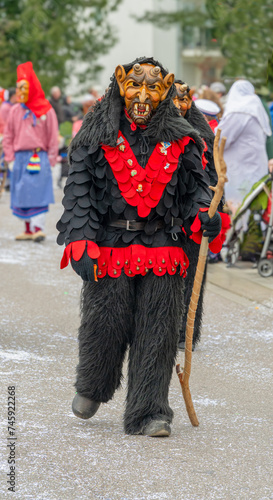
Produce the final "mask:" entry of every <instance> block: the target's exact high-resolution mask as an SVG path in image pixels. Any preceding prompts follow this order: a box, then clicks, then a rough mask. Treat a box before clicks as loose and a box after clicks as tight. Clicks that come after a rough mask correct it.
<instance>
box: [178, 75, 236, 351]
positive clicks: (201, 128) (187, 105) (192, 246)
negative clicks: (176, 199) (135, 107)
mask: <svg viewBox="0 0 273 500" xmlns="http://www.w3.org/2000/svg"><path fill="white" fill-rule="evenodd" d="M175 89H176V93H175V95H174V97H173V102H174V104H175V106H176V107H177V109H178V110H179V112H180V115H181V116H183V117H184V118H185V119H186V120H187V121H188V122H189V123H190V124H191V125H192V127H194V128H195V130H197V131H198V132H199V133H200V136H201V137H202V139H203V141H204V146H205V147H204V151H203V156H202V168H203V169H204V170H205V171H206V172H207V174H208V176H209V180H210V186H215V185H216V184H217V173H216V171H215V166H214V160H213V143H214V134H213V132H212V130H211V127H210V126H209V124H208V122H207V120H206V119H205V118H204V116H203V114H202V113H201V112H200V111H199V109H198V108H197V106H196V104H195V101H193V100H192V96H193V94H194V89H190V87H189V86H188V85H187V83H184V82H182V81H181V80H175ZM223 204H224V199H223V200H222V202H221V204H220V205H219V207H218V210H219V211H220V215H221V219H222V229H221V233H220V239H221V241H219V239H218V240H216V241H215V242H212V244H211V245H210V248H211V250H212V251H213V252H215V253H217V252H218V251H219V249H220V246H221V244H222V243H223V242H224V240H225V235H226V232H227V230H228V228H229V227H230V218H229V216H228V214H225V213H222V210H223ZM199 237H200V236H199ZM199 237H197V234H196V233H193V235H192V236H190V237H188V238H187V247H186V248H187V249H186V253H187V255H188V257H189V268H188V273H187V277H186V279H185V311H184V314H183V318H182V327H181V329H180V339H179V348H180V349H184V348H185V335H186V324H187V313H188V308H189V304H190V300H191V294H192V287H193V282H194V277H195V272H196V266H197V262H198V256H199V243H200V239H199ZM219 243H220V245H219ZM205 283H206V271H205V273H204V277H203V282H202V287H201V290H200V296H199V301H198V306H197V310H196V316H195V324H194V333H193V342H192V348H193V350H194V349H195V346H196V344H197V343H198V342H199V340H200V336H201V327H202V315H203V300H204V287H205Z"/></svg>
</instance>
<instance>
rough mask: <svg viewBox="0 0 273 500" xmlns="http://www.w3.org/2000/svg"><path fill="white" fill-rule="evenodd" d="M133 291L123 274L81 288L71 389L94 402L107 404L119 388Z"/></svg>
mask: <svg viewBox="0 0 273 500" xmlns="http://www.w3.org/2000/svg"><path fill="white" fill-rule="evenodd" d="M130 280H131V281H130ZM133 288H134V282H133V280H132V278H128V277H127V276H126V275H124V274H122V275H121V276H120V277H119V278H117V279H115V278H110V277H109V276H105V277H104V278H103V279H101V280H98V282H97V283H90V282H85V283H84V284H83V289H82V302H81V326H80V328H79V364H78V367H77V381H76V384H75V386H76V389H77V392H78V393H80V394H81V395H83V396H85V397H87V398H89V399H93V400H94V401H97V402H107V401H109V399H111V398H112V397H113V394H114V392H115V390H116V389H117V388H118V386H119V384H120V379H121V376H122V363H123V360H124V355H125V351H126V348H127V345H128V343H129V336H130V332H131V330H132V323H133V314H132V308H133V302H132V290H133Z"/></svg>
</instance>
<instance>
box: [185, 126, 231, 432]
mask: <svg viewBox="0 0 273 500" xmlns="http://www.w3.org/2000/svg"><path fill="white" fill-rule="evenodd" d="M220 135H221V130H220V129H218V130H217V134H216V137H215V140H214V147H213V158H214V164H215V169H216V172H217V174H218V182H217V185H216V186H215V187H211V186H210V189H212V191H214V196H213V199H212V201H211V204H210V207H209V211H208V215H209V217H210V218H212V217H213V216H214V214H215V212H216V211H217V208H218V205H219V203H220V201H221V198H222V196H223V192H224V186H225V182H227V177H226V171H227V167H226V164H225V161H224V157H223V152H224V147H225V143H226V137H223V138H222V140H221V144H220V146H219V141H220ZM207 253H208V237H206V236H202V241H201V245H200V250H199V257H198V263H197V268H196V273H195V278H194V283H193V288H192V295H191V301H190V305H189V310H188V316H187V326H186V343H185V366H184V368H183V369H182V370H181V368H180V364H177V365H176V373H177V375H178V378H179V381H180V385H181V387H182V393H183V397H184V401H185V405H186V410H187V412H188V415H189V419H190V421H191V423H192V425H193V426H194V427H197V426H198V425H199V422H198V419H197V416H196V413H195V410H194V406H193V402H192V397H191V392H190V387H189V378H190V374H191V358H192V337H193V329H194V321H195V313H196V308H197V304H198V300H199V295H200V288H201V284H202V280H203V274H204V269H205V265H206V260H207Z"/></svg>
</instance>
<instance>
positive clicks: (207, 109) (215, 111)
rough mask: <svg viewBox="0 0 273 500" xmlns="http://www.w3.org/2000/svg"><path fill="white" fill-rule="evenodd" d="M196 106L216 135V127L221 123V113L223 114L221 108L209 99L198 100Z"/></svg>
mask: <svg viewBox="0 0 273 500" xmlns="http://www.w3.org/2000/svg"><path fill="white" fill-rule="evenodd" d="M194 102H195V106H196V107H197V108H198V109H199V111H201V113H202V114H203V116H204V118H205V120H206V122H207V123H208V124H209V126H210V128H211V130H212V132H213V133H215V129H216V127H218V123H219V119H218V116H219V113H220V112H221V110H220V108H219V106H218V105H217V104H216V103H215V102H213V101H210V100H209V99H196V100H195V101H194Z"/></svg>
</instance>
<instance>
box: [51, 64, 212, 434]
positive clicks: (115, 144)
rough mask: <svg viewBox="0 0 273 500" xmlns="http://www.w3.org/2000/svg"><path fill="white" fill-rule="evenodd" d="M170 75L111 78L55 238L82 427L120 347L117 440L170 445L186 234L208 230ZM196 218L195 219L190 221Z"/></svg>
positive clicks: (201, 176)
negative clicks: (70, 283) (75, 301)
mask: <svg viewBox="0 0 273 500" xmlns="http://www.w3.org/2000/svg"><path fill="white" fill-rule="evenodd" d="M173 80H174V75H173V74H170V73H167V71H166V70H165V69H164V68H163V67H162V66H161V64H160V63H158V62H157V61H154V60H153V59H152V58H142V59H138V60H136V61H134V62H132V63H131V64H127V65H124V66H118V67H117V68H116V71H115V75H113V77H112V80H111V84H110V87H109V89H108V91H107V93H106V95H105V96H104V97H103V98H102V100H101V101H100V102H97V103H96V105H95V107H93V108H92V111H90V112H89V113H87V115H86V116H85V118H84V121H83V125H82V128H81V130H80V131H79V133H78V134H77V135H76V137H75V138H74V139H73V141H72V145H71V150H70V162H71V168H70V175H69V177H68V181H67V184H66V186H65V189H64V192H65V196H64V199H63V205H64V207H65V211H64V214H63V216H62V217H61V219H60V221H59V222H58V224H57V228H58V230H59V231H60V234H59V236H58V243H59V244H63V243H65V244H66V245H67V246H66V249H65V252H64V256H63V259H62V263H61V267H65V266H66V265H67V264H68V262H69V260H71V264H72V267H73V268H74V270H75V271H76V272H77V273H78V274H79V275H80V276H81V277H82V279H83V280H84V284H83V290H82V309H81V326H80V329H79V365H78V367H77V381H76V384H75V385H76V389H77V394H76V396H75V397H74V400H73V403H72V409H73V412H74V414H75V415H76V416H78V417H81V418H90V417H92V416H93V415H94V414H95V412H96V411H97V410H98V408H99V406H100V404H101V403H106V402H107V401H109V400H110V399H111V398H112V397H113V395H114V392H115V390H116V389H117V388H118V387H119V385H120V381H121V376H122V364H123V360H124V356H125V352H126V350H127V348H128V347H129V366H128V392H127V402H126V409H125V414H124V428H125V432H126V433H128V434H144V435H148V436H155V437H156V436H169V434H170V432H171V430H170V423H171V421H172V417H173V411H172V410H171V408H170V406H169V403H168V391H169V384H170V380H171V376H172V370H173V366H174V362H175V357H176V353H177V345H178V337H179V327H180V325H181V321H182V313H183V303H184V298H183V295H184V276H185V275H186V269H187V267H188V258H187V255H186V254H185V252H184V243H185V236H184V233H183V231H182V229H181V226H182V225H184V226H185V227H186V228H187V230H188V231H189V233H190V234H191V232H192V231H191V229H190V227H191V225H192V224H193V223H194V221H196V220H198V221H199V222H200V224H201V221H200V220H199V216H200V217H201V218H202V219H205V222H204V223H203V222H202V226H203V228H204V229H206V231H207V234H208V235H209V237H210V238H209V239H210V240H213V239H214V238H215V237H216V236H217V235H218V233H219V231H220V226H221V219H220V216H219V214H216V216H215V218H213V219H211V220H210V221H207V218H208V215H207V213H205V212H206V211H207V209H208V206H209V204H210V200H211V192H210V190H209V187H208V186H209V179H208V177H207V174H206V173H205V172H204V171H203V170H202V165H201V155H202V149H203V144H202V141H201V140H200V138H199V136H198V134H197V133H196V131H195V130H194V129H193V128H192V127H191V126H190V124H189V123H188V122H187V121H186V120H184V119H183V118H181V117H180V116H179V114H178V113H177V110H176V109H175V107H174V105H173V103H172V94H173V92H174V85H173ZM198 214H199V215H198Z"/></svg>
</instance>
